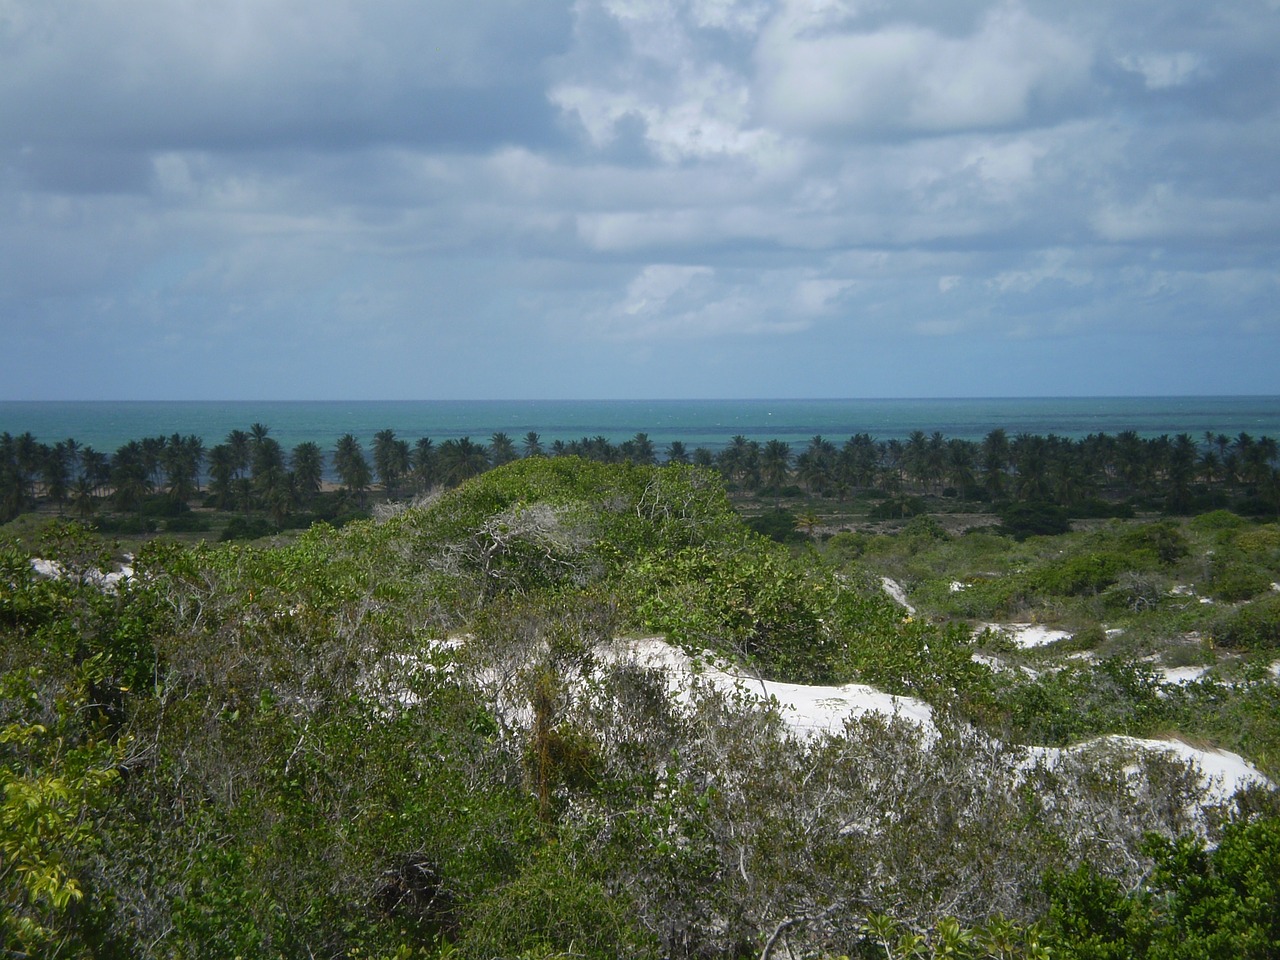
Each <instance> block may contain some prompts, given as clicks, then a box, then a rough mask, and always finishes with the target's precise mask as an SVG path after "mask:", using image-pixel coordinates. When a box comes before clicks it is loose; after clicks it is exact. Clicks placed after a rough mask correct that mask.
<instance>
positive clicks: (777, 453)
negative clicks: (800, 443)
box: [760, 440, 791, 493]
mask: <svg viewBox="0 0 1280 960" xmlns="http://www.w3.org/2000/svg"><path fill="white" fill-rule="evenodd" d="M790 475H791V444H789V443H784V442H783V441H781V440H770V441H768V442H767V443H766V444H765V445H764V450H763V452H762V453H761V454H760V479H761V481H762V482H763V483H764V485H765V487H767V488H768V489H770V490H773V491H774V492H775V493H776V492H778V491H779V490H781V489H782V488H783V487H785V486H786V485H787V479H788V478H789V477H790Z"/></svg>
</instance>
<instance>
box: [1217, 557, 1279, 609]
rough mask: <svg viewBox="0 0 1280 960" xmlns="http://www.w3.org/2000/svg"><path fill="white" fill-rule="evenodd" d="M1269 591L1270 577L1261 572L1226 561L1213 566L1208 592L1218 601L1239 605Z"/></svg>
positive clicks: (1247, 565)
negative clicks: (1242, 601)
mask: <svg viewBox="0 0 1280 960" xmlns="http://www.w3.org/2000/svg"><path fill="white" fill-rule="evenodd" d="M1270 589H1271V577H1270V576H1269V575H1268V574H1267V573H1266V572H1265V571H1263V570H1259V569H1258V568H1257V567H1255V566H1252V565H1250V564H1247V563H1244V562H1241V561H1231V560H1228V561H1226V562H1223V563H1215V564H1214V565H1213V573H1212V575H1211V577H1210V580H1209V592H1210V594H1212V596H1213V597H1215V598H1216V599H1218V600H1224V601H1226V602H1227V603H1239V602H1240V601H1241V600H1251V599H1252V598H1254V597H1256V596H1258V595H1259V594H1261V593H1266V591H1268V590H1270Z"/></svg>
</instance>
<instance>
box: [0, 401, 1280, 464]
mask: <svg viewBox="0 0 1280 960" xmlns="http://www.w3.org/2000/svg"><path fill="white" fill-rule="evenodd" d="M255 422H257V423H263V424H266V425H267V426H268V427H270V428H271V436H273V437H275V438H276V439H277V440H278V441H279V442H280V443H281V444H282V445H283V446H284V447H285V448H286V449H290V448H292V447H293V446H294V445H295V444H298V443H301V442H303V441H304V440H311V441H314V442H316V443H318V444H319V445H320V446H321V447H322V448H324V449H326V450H330V449H332V447H333V445H334V443H335V441H336V440H337V439H338V437H340V436H342V435H343V434H346V433H351V434H354V435H355V436H356V437H357V438H358V439H360V441H361V442H362V443H364V444H365V445H366V447H367V446H368V445H370V444H371V443H372V441H373V435H374V434H375V433H377V432H378V431H379V430H384V429H391V430H394V431H395V432H396V435H397V436H398V437H401V438H403V439H407V440H410V441H411V442H412V441H413V440H416V439H417V438H419V437H430V438H431V439H432V440H434V441H435V442H436V443H440V442H441V441H444V440H448V439H450V438H457V437H463V436H469V437H471V438H472V439H473V440H476V441H477V442H486V441H487V440H488V438H489V437H490V435H492V434H493V433H494V432H496V431H503V432H505V433H507V434H509V435H510V436H511V437H512V438H513V439H514V440H515V441H516V442H517V445H518V444H519V441H520V440H521V438H523V437H524V435H525V434H526V433H527V432H528V431H530V430H533V431H536V432H537V433H538V434H539V435H540V436H541V438H542V441H543V443H544V444H549V443H550V442H551V441H553V440H566V441H568V440H577V439H580V438H582V437H595V436H604V437H606V438H607V439H609V440H611V441H613V442H615V443H616V442H620V441H622V440H626V439H628V438H630V437H632V436H634V435H635V434H636V433H639V432H644V433H647V434H649V438H650V439H651V440H652V441H653V442H654V444H655V445H656V446H657V449H658V450H659V452H662V451H664V450H665V448H666V445H667V444H669V443H670V442H671V441H673V440H679V441H681V442H683V443H684V444H685V445H686V446H687V447H688V448H689V449H690V450H692V449H693V448H694V447H697V446H706V447H710V448H711V449H712V450H718V449H720V448H721V447H723V446H724V445H725V444H726V443H727V442H728V441H729V439H730V438H731V437H733V436H734V435H735V434H742V435H743V436H745V437H747V438H748V439H753V440H761V441H763V440H771V439H778V440H784V441H787V442H789V443H791V444H792V445H793V447H795V446H798V445H802V444H804V443H807V442H808V441H809V439H810V438H811V437H813V436H814V435H815V434H821V435H823V436H825V437H827V438H828V439H831V440H834V441H836V442H837V443H840V442H843V441H844V440H845V439H847V438H848V437H849V436H851V435H853V434H855V433H869V434H870V435H871V436H872V437H874V438H875V439H877V440H889V439H893V438H898V439H903V438H905V437H906V436H907V435H908V434H910V433H911V431H913V430H923V431H925V432H926V433H932V432H933V431H934V430H939V431H941V432H942V433H943V434H944V435H945V436H946V437H948V438H953V437H954V438H961V439H967V440H979V439H981V438H982V437H983V436H985V435H986V434H987V433H988V432H989V431H990V430H992V429H994V428H996V427H1001V428H1003V429H1004V430H1005V431H1006V432H1008V433H1009V435H1010V436H1014V435H1016V434H1019V433H1034V434H1049V433H1055V434H1058V435H1059V436H1064V437H1073V438H1075V437H1083V436H1086V435H1088V434H1090V433H1112V434H1114V433H1119V432H1121V431H1123V430H1134V431H1136V432H1137V433H1138V434H1140V435H1141V436H1144V437H1154V436H1159V435H1161V434H1169V435H1170V436H1172V435H1175V434H1178V433H1189V434H1190V435H1191V436H1192V437H1193V438H1195V439H1196V440H1197V441H1199V440H1200V438H1201V437H1202V436H1203V434H1204V432H1205V431H1206V430H1208V431H1212V432H1213V433H1215V434H1218V433H1225V434H1227V435H1228V436H1235V435H1236V434H1238V433H1241V432H1245V433H1249V434H1251V435H1253V436H1271V437H1280V397H1102V398H1079V397H1072V398H1040V399H1007V398H1005V399H987V400H974V399H964V400H691V401H685V400H607V401H590V400H573V401H555V400H537V401H508V400H501V401H498V400H494V401H473V400H467V401H402V402H381V401H361V402H345V401H324V402H261V403H259V402H234V403H228V402H92V403H86V402H13V401H4V402H0V432H8V433H11V434H18V433H24V432H27V431H30V432H31V433H33V434H35V436H36V438H37V439H38V440H40V441H42V442H44V443H54V442H56V441H58V440H63V439H66V438H68V437H72V438H75V439H76V440H78V441H80V442H81V443H82V444H87V445H89V446H92V447H94V448H95V449H97V450H101V451H104V452H108V453H109V452H113V451H114V450H115V449H116V448H118V447H119V446H121V445H122V444H124V443H127V442H128V441H130V440H137V439H140V438H142V437H149V436H159V435H165V436H168V435H170V434H173V433H180V434H183V435H184V436H185V435H187V434H195V435H197V436H199V437H201V438H203V440H204V441H205V445H206V446H213V445H214V444H216V443H220V442H222V440H223V439H224V438H225V437H226V435H227V433H229V432H230V431H231V430H236V429H240V430H244V429H247V428H248V427H249V425H250V424H252V423H255Z"/></svg>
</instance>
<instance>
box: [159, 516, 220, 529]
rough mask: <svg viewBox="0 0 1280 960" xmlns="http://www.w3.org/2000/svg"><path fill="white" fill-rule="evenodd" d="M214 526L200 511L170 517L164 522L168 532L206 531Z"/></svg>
mask: <svg viewBox="0 0 1280 960" xmlns="http://www.w3.org/2000/svg"><path fill="white" fill-rule="evenodd" d="M212 528H213V523H212V522H211V521H210V520H209V518H208V517H206V516H202V515H201V514H198V513H186V514H183V515H182V516H180V517H170V518H169V519H168V520H166V521H165V524H164V529H165V532H166V533H205V532H207V531H208V530H211V529H212Z"/></svg>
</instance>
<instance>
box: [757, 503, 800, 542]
mask: <svg viewBox="0 0 1280 960" xmlns="http://www.w3.org/2000/svg"><path fill="white" fill-rule="evenodd" d="M747 526H748V527H750V528H751V529H752V530H754V531H755V532H756V533H758V534H760V535H761V536H765V537H768V538H769V539H771V540H776V541H777V542H778V543H794V542H798V541H801V540H803V539H804V537H803V536H802V535H801V534H800V533H799V531H798V530H796V517H795V514H794V513H792V512H791V511H790V510H770V511H769V512H768V513H762V514H760V516H758V517H751V518H750V519H749V520H747Z"/></svg>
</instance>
